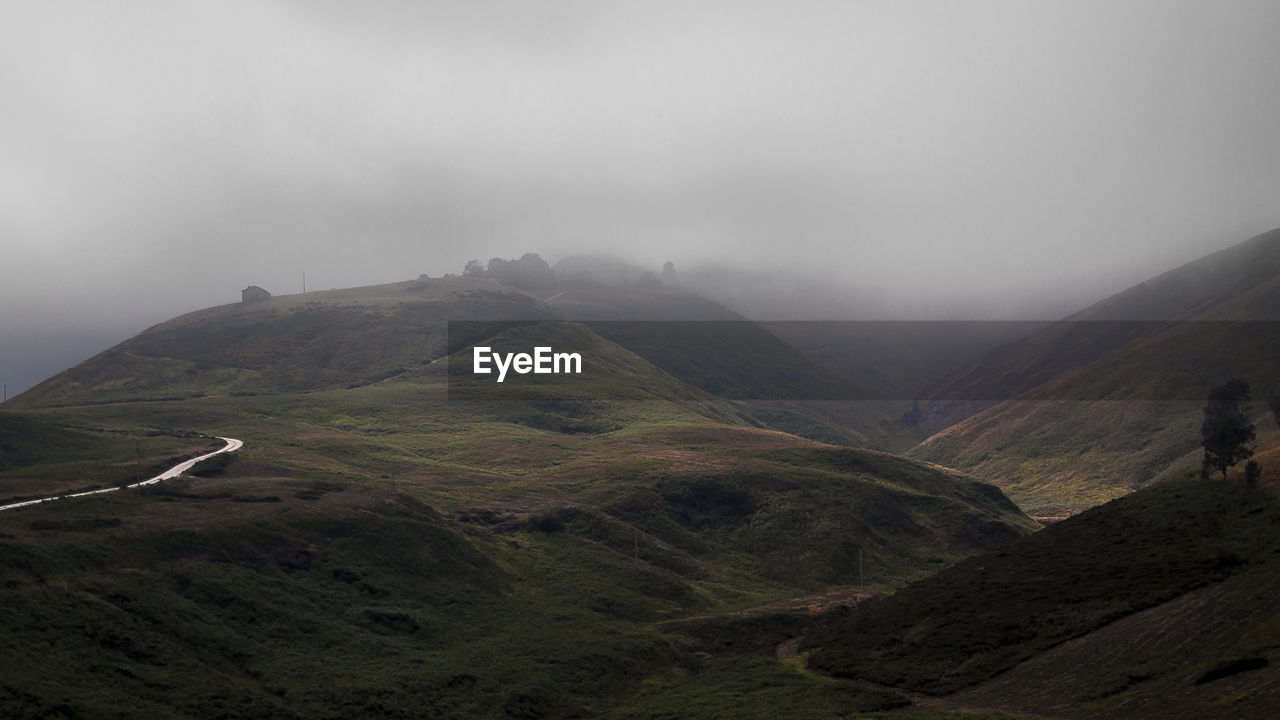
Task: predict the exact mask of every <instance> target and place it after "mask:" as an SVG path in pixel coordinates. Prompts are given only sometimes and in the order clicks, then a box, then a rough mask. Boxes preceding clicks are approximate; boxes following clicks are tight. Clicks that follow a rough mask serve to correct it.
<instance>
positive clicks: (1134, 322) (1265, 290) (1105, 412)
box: [910, 232, 1280, 515]
mask: <svg viewBox="0 0 1280 720" xmlns="http://www.w3.org/2000/svg"><path fill="white" fill-rule="evenodd" d="M1278 278H1280V232H1273V233H1268V234H1266V235H1262V236H1259V237H1257V238H1254V239H1252V240H1250V241H1248V242H1245V243H1242V244H1241V245H1238V246H1236V247H1234V248H1230V249H1228V250H1225V251H1222V252H1220V253H1216V254H1214V255H1211V256H1208V257H1206V258H1203V259H1201V260H1198V261H1196V262H1193V263H1189V264H1188V265H1186V266H1184V267H1181V268H1178V269H1176V270H1173V271H1171V272H1168V273H1165V274H1164V275H1161V276H1159V277H1157V278H1154V279H1153V280H1150V281H1148V282H1146V283H1142V284H1141V285H1138V286H1135V287H1134V288H1131V289H1129V290H1127V291H1125V292H1123V293H1120V294H1118V295H1116V296H1114V297H1112V298H1109V299H1107V300H1104V301H1102V302H1101V303H1098V304H1097V305H1095V306H1093V307H1091V308H1089V309H1087V310H1084V311H1082V312H1081V313H1078V314H1077V315H1074V316H1072V317H1070V318H1067V319H1066V320H1064V321H1063V322H1060V323H1055V324H1054V325H1051V326H1049V327H1047V328H1045V329H1043V330H1041V331H1039V332H1037V333H1035V334H1033V335H1031V336H1029V337H1027V338H1024V339H1022V340H1019V341H1017V342H1014V343H1011V344H1009V345H1006V346H1003V347H1001V348H998V349H996V350H994V351H992V352H991V353H989V354H988V355H986V356H985V357H984V358H983V359H981V360H980V361H978V362H976V363H974V364H972V365H970V366H968V367H966V368H962V369H959V370H957V371H955V372H953V373H952V374H951V375H950V376H949V377H948V378H947V379H945V380H943V381H942V382H940V383H939V384H938V385H937V386H935V387H934V388H933V389H932V390H930V391H929V392H928V393H927V395H928V397H929V398H930V399H931V402H929V403H926V404H925V414H926V421H925V426H926V427H927V428H929V429H930V430H931V431H932V432H934V434H933V435H932V436H931V437H929V438H927V439H926V440H925V441H924V442H922V443H921V444H920V445H919V446H917V447H916V448H914V449H912V450H911V452H910V454H911V455H913V456H915V457H920V458H922V459H926V460H929V461H932V462H937V463H941V464H944V465H948V466H951V467H957V468H961V469H964V470H965V471H966V472H970V473H973V474H975V475H977V476H978V477H982V478H985V479H987V480H989V481H991V482H994V483H996V484H997V485H999V486H1001V487H1002V488H1004V489H1005V490H1006V491H1007V492H1008V493H1009V494H1010V496H1011V497H1013V498H1014V499H1015V500H1016V501H1017V502H1018V503H1019V504H1020V505H1021V506H1022V507H1024V508H1025V509H1028V510H1029V511H1030V512H1032V513H1033V514H1046V515H1060V514H1069V513H1071V512H1075V511H1078V510H1079V509H1081V508H1084V507H1089V506H1091V505H1094V504H1097V503H1098V502H1103V501H1105V500H1107V499H1110V498H1112V497H1117V496H1119V495H1122V494H1124V493H1127V492H1130V491H1131V490H1132V489H1133V488H1135V487H1138V486H1140V485H1141V484H1143V483H1145V482H1147V481H1148V480H1150V479H1152V478H1155V477H1160V476H1165V475H1169V474H1173V473H1177V472H1179V471H1181V470H1182V469H1185V468H1186V467H1188V466H1191V465H1195V464H1196V463H1197V462H1198V461H1197V460H1195V459H1193V458H1192V456H1193V455H1194V454H1195V451H1196V449H1197V447H1198V445H1199V432H1198V428H1199V422H1200V412H1201V409H1202V407H1203V404H1204V399H1205V397H1207V395H1208V392H1209V389H1210V388H1211V387H1213V386H1215V385H1219V384H1222V383H1223V382H1225V381H1226V380H1228V379H1230V378H1233V377H1239V378H1242V379H1244V380H1246V381H1247V382H1249V384H1250V385H1251V387H1252V388H1253V393H1254V397H1255V399H1257V400H1264V399H1266V398H1268V397H1270V396H1271V395H1273V394H1276V393H1277V392H1280V385H1278V384H1277V382H1278V381H1277V379H1276V377H1275V376H1274V374H1273V373H1272V372H1271V371H1270V368H1273V367H1275V366H1276V365H1277V363H1280V324H1277V323H1275V322H1273V321H1274V320H1276V319H1277V318H1280V313H1277V309H1278V308H1280V279H1278ZM1255 414H1256V416H1257V417H1258V419H1259V420H1260V421H1263V420H1264V415H1263V406H1262V404H1261V403H1259V404H1258V405H1257V406H1256V407H1255ZM1260 425H1265V427H1266V428H1268V431H1269V428H1270V421H1269V420H1266V421H1265V423H1260Z"/></svg>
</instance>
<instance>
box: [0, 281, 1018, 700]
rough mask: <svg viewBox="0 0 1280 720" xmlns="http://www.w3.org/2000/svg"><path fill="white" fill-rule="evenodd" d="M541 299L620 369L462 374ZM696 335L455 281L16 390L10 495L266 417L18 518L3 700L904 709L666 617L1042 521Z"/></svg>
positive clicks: (348, 299)
mask: <svg viewBox="0 0 1280 720" xmlns="http://www.w3.org/2000/svg"><path fill="white" fill-rule="evenodd" d="M654 292H663V291H661V290H658V291H654ZM630 297H634V295H632V296H630ZM644 297H645V296H641V299H642V300H643V299H644ZM649 297H653V296H649ZM616 302H619V303H620V302H621V301H616ZM628 302H631V301H628ZM513 318H514V319H518V320H525V321H538V322H540V323H542V322H543V321H550V320H554V321H555V322H554V323H546V324H539V325H536V326H529V325H524V326H523V327H525V328H528V327H535V328H537V329H538V331H539V332H547V333H553V334H552V335H550V336H546V337H550V338H552V340H554V342H555V343H556V344H560V343H562V342H563V343H574V344H576V345H575V346H576V347H579V348H582V349H583V352H584V353H587V354H589V356H590V357H591V358H592V362H594V363H596V364H597V367H599V368H601V369H605V370H607V371H605V372H597V373H594V374H584V375H583V376H581V378H574V379H573V380H574V385H573V386H572V392H565V390H566V388H565V387H564V386H556V385H555V384H549V385H541V384H538V383H531V384H530V385H528V386H525V387H523V388H521V391H522V392H521V394H519V395H512V396H508V397H499V398H497V401H496V402H495V401H493V400H494V399H493V398H489V399H476V398H465V397H463V398H459V397H454V393H453V392H451V391H452V390H454V389H455V388H453V387H452V386H451V381H452V380H453V379H452V378H451V377H450V375H449V373H448V365H449V363H448V362H447V357H448V355H447V353H448V350H449V344H448V341H447V340H448V339H447V324H446V321H448V320H457V319H467V320H510V319H513ZM499 326H500V324H495V327H499ZM518 327H519V326H518ZM499 332H501V331H499ZM477 339H481V340H484V341H486V342H490V341H492V342H494V343H495V344H496V343H498V342H499V341H501V340H502V338H501V337H499V336H498V335H494V336H488V337H486V336H482V337H480V338H477ZM632 344H636V345H638V346H639V345H640V343H639V342H637V341H635V340H634V339H632ZM641 349H643V348H641ZM668 365H669V367H670V368H671V369H670V370H669V369H667V368H664V367H662V366H661V365H659V364H655V363H654V362H651V361H650V360H648V359H646V357H644V354H643V353H642V352H638V351H633V350H631V349H629V348H628V347H626V346H625V344H624V343H621V342H617V341H614V340H611V339H609V338H607V337H603V336H601V335H600V334H597V333H594V332H593V331H592V330H591V326H590V324H586V323H581V322H569V321H567V320H566V319H565V318H562V317H559V316H558V315H557V314H556V313H555V307H554V303H548V302H547V301H546V300H545V299H544V298H540V297H539V296H537V295H535V294H531V293H528V292H524V291H520V290H516V289H513V288H508V287H504V286H501V285H500V284H497V283H495V282H493V281H491V280H488V279H475V278H456V279H444V280H430V281H426V280H420V281H414V282H410V283H401V284H393V285H387V286H379V287H377V288H363V289H356V290H351V291H334V292H333V293H328V294H326V293H316V294H314V295H312V294H308V295H307V296H301V297H283V298H273V299H271V300H269V301H265V302H262V303H255V304H251V305H236V306H224V307H221V308H213V309H210V310H207V311H201V312H198V313H193V314H190V315H187V316H183V317H181V318H176V319H175V320H173V321H170V322H168V323H164V324H161V325H159V326H157V327H155V328H152V329H151V330H148V331H146V332H144V333H143V334H141V335H139V336H137V337H135V338H132V339H130V340H128V341H126V342H125V343H122V344H121V345H120V346H118V347H116V348H113V349H112V350H109V351H107V352H106V353H103V354H102V355H100V356H98V357H96V358H93V359H91V360H90V361H88V362H86V363H84V364H83V365H81V366H79V367H77V368H73V369H72V370H70V371H68V372H66V373H64V374H62V375H60V376H57V377H54V378H51V379H50V380H48V381H46V382H45V383H42V384H41V385H40V386H38V387H36V388H33V389H32V390H31V391H29V392H28V393H26V394H24V395H23V396H21V397H20V398H19V399H18V402H17V403H14V404H12V405H6V406H5V409H4V410H3V411H0V427H3V428H6V435H5V438H4V444H5V447H6V457H9V456H10V453H12V457H13V458H15V461H14V462H12V463H10V464H9V465H6V466H5V469H4V472H3V473H0V482H2V483H4V485H5V487H6V488H9V490H8V491H7V492H6V494H8V495H26V494H37V493H38V492H39V491H40V490H41V488H43V487H44V486H45V485H48V486H49V487H53V486H54V485H57V487H58V488H59V489H60V488H62V487H67V486H71V487H77V485H76V484H77V483H90V482H93V480H92V479H90V478H88V477H86V476H84V475H81V473H82V472H86V468H87V467H88V466H87V465H85V464H84V463H91V462H92V458H91V457H90V456H91V455H96V454H97V453H98V452H99V451H101V452H102V454H103V461H102V462H103V463H104V464H108V465H109V464H111V463H115V462H121V461H127V460H128V459H129V450H130V449H135V450H136V446H137V444H138V443H139V442H141V441H142V439H143V438H148V437H149V438H153V439H152V440H151V441H150V442H151V443H152V444H150V445H147V446H146V449H147V452H146V453H145V454H143V456H142V458H143V462H144V463H145V461H146V459H147V458H151V457H153V456H157V455H159V454H160V453H163V452H168V451H169V450H170V448H172V449H173V451H174V452H180V451H182V450H184V448H185V447H186V446H187V445H198V444H199V443H202V442H204V441H205V440H204V439H203V438H202V436H208V435H225V436H231V437H237V438H240V439H242V440H244V441H245V443H246V444H245V447H244V448H243V449H242V450H240V451H238V452H236V453H235V454H234V455H233V456H230V457H231V459H230V460H228V461H227V463H226V464H225V466H221V467H217V468H212V469H211V470H210V473H212V474H210V475H209V476H207V477H189V478H184V479H181V480H178V481H175V482H172V483H164V484H161V485H157V486H153V487H151V488H147V489H145V490H139V491H129V492H123V493H114V494H112V495H111V496H102V497H95V498H88V499H84V500H79V501H59V502H56V503H47V504H42V505H39V506H35V507H31V508H24V509H22V510H19V511H8V512H6V513H3V514H0V547H2V548H3V551H2V552H0V607H3V608H4V610H3V614H2V615H0V617H3V620H2V622H3V626H4V628H5V633H4V638H3V640H2V641H0V662H3V664H4V665H5V667H9V668H18V669H17V670H14V671H13V672H10V673H8V674H6V677H5V678H4V679H3V680H0V714H3V715H5V716H13V717H24V716H42V715H43V716H58V715H63V716H71V717H75V716H101V715H104V714H109V713H110V714H117V715H123V716H124V717H208V716H212V715H227V716H232V717H246V716H271V717H308V718H315V717H353V716H369V715H380V716H385V717H418V716H421V714H422V712H423V709H424V708H429V709H430V711H431V712H434V713H437V714H440V715H443V716H465V717H581V716H604V715H609V714H616V715H617V716H619V717H623V716H626V714H627V713H628V712H629V708H632V707H648V708H652V709H654V711H655V712H665V710H662V709H663V708H667V709H671V708H679V707H681V706H682V705H683V704H684V703H683V702H682V701H681V700H680V698H681V697H682V693H685V692H689V689H690V687H691V686H690V683H693V686H695V687H706V688H712V687H721V685H720V684H722V683H726V682H727V683H730V684H732V683H733V682H737V683H747V684H749V685H755V686H759V685H775V686H776V687H779V688H785V691H780V692H779V695H778V696H776V697H775V698H774V702H776V703H778V705H775V706H773V707H772V708H770V707H769V706H768V705H762V704H760V703H759V702H758V701H746V702H744V700H743V697H742V696H741V694H740V693H733V692H729V691H727V690H725V691H723V692H722V691H721V690H709V691H708V692H707V693H706V694H705V696H704V703H703V709H704V711H705V712H704V715H705V716H717V715H719V716H723V715H725V714H737V715H740V716H743V717H750V716H751V713H753V712H756V713H759V712H776V711H777V710H778V708H779V707H782V706H783V705H784V704H785V705H786V706H788V707H789V708H790V709H792V710H794V711H795V712H797V713H799V715H798V716H803V715H804V714H809V715H810V716H814V717H820V716H827V715H830V714H831V712H832V711H833V709H834V708H841V707H843V708H846V709H851V708H868V709H869V708H875V707H881V706H882V701H883V697H882V696H880V695H877V694H874V693H872V694H867V695H865V696H864V695H863V694H859V693H851V692H848V691H846V690H844V689H842V688H839V687H835V686H833V685H830V684H829V683H826V682H825V681H822V680H820V679H816V678H813V677H810V676H807V675H804V674H803V673H800V672H798V671H796V670H795V669H793V668H789V667H786V666H781V665H777V664H775V663H763V664H761V663H756V662H754V661H746V662H745V664H744V661H742V660H741V659H737V658H721V657H707V656H704V655H703V654H701V651H700V650H699V649H698V648H697V647H696V646H694V645H692V644H690V642H689V641H688V640H687V638H686V636H685V635H683V634H682V633H679V632H675V631H672V630H666V629H663V628H664V627H666V625H665V623H668V622H671V621H679V620H681V619H684V618H688V617H692V616H703V615H707V614H713V615H714V614H719V613H722V612H726V611H734V610H737V609H740V608H743V607H750V606H754V605H759V604H762V603H768V602H774V601H778V600H781V599H786V598H791V597H795V596H797V595H804V594H808V593H822V592H829V591H832V590H833V589H836V590H839V589H841V588H848V587H849V586H853V585H858V584H860V583H865V588H864V590H863V592H886V591H890V590H892V589H893V588H895V587H897V586H899V585H901V584H903V583H906V582H909V581H911V580H914V579H918V578H921V577H924V576H926V575H928V574H930V573H932V572H933V571H935V570H936V569H937V568H939V567H944V566H946V565H949V564H952V563H955V562H958V561H960V560H962V559H963V558H965V557H968V556H970V555H972V554H974V553H977V552H980V551H982V550H984V549H986V548H990V547H993V546H997V545H1000V544H1002V543H1005V542H1007V541H1009V540H1011V539H1014V538H1017V537H1020V536H1022V535H1025V534H1027V533H1029V532H1031V531H1032V530H1033V529H1034V528H1035V525H1034V523H1032V522H1031V521H1030V520H1029V519H1027V518H1026V517H1025V516H1024V515H1023V514H1022V513H1021V512H1020V511H1019V510H1018V509H1017V507H1016V506H1014V505H1013V504H1012V503H1011V502H1009V500H1008V499H1007V498H1005V497H1004V496H1003V495H1002V494H1001V493H1000V492H999V491H998V490H996V489H995V488H994V487H992V486H990V485H987V484H984V483H981V482H977V481H975V480H973V479H972V478H970V477H968V476H965V475H963V474H960V473H956V472H953V471H950V470H946V469H944V468H940V467H937V466H934V465H930V464H928V463H923V462H920V461H916V460H911V459H906V458H902V457H898V456H893V455H888V454H885V453H878V452H872V451H867V450H854V449H850V448H844V447H838V446H833V445H829V444H825V443H821V442H817V441H813V440H809V439H805V438H801V437H798V436H796V435H792V434H788V433H785V432H781V431H779V430H777V429H773V428H765V427H759V426H757V425H756V424H753V423H751V422H749V421H747V420H745V419H744V418H743V417H741V416H740V415H739V414H738V410H737V409H736V406H735V405H734V403H732V402H727V401H715V400H714V397H713V396H712V395H711V394H710V393H708V391H707V390H705V389H702V388H700V387H697V386H696V385H694V384H690V383H689V382H686V381H684V380H682V379H681V377H680V376H679V374H680V373H681V372H686V373H687V368H682V367H681V366H680V365H679V363H678V362H676V361H669V362H668ZM83 428H89V429H91V430H83ZM84 433H88V434H89V439H88V440H85V439H84V438H82V437H81V435H82V434H84ZM47 439H57V440H59V442H58V443H52V442H45V441H46V440H47ZM62 440H65V441H66V442H62ZM10 447H12V450H10V449H8V448H10ZM134 460H135V461H136V460H138V453H137V452H135V453H134ZM77 463H79V464H77ZM126 469H127V470H129V471H131V472H132V471H133V468H132V467H129V468H126ZM14 488H21V489H20V490H16V489H14ZM660 626H661V627H660Z"/></svg>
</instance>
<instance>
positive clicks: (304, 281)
mask: <svg viewBox="0 0 1280 720" xmlns="http://www.w3.org/2000/svg"><path fill="white" fill-rule="evenodd" d="M302 294H303V295H306V294H307V271H306V270H303V271H302Z"/></svg>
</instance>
